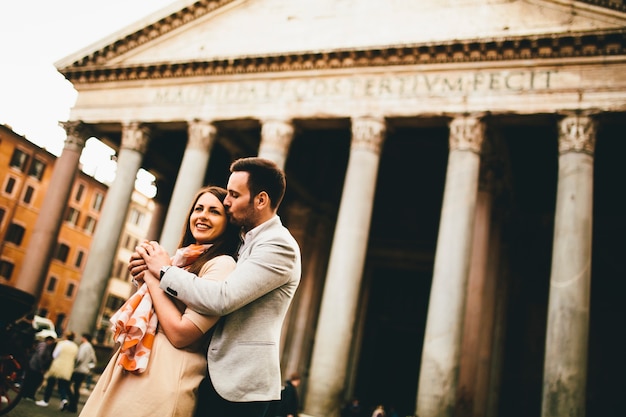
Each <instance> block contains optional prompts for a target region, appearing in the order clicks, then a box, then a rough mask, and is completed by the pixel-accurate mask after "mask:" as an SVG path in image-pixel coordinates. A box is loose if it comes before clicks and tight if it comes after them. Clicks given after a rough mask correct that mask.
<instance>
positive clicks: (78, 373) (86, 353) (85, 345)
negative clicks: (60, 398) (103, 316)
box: [67, 333, 97, 413]
mask: <svg viewBox="0 0 626 417" xmlns="http://www.w3.org/2000/svg"><path fill="white" fill-rule="evenodd" d="M90 339H91V336H90V335H89V334H88V333H83V334H82V336H81V338H80V345H79V346H78V354H77V355H76V362H75V364H74V372H73V373H72V379H71V381H70V382H71V387H70V402H69V404H68V406H67V411H70V412H72V413H75V412H77V411H78V400H79V399H80V387H81V386H82V385H83V381H85V378H87V375H88V374H89V372H91V369H92V368H93V367H94V366H95V365H96V361H97V359H96V351H95V350H94V348H93V346H92V344H91V342H90Z"/></svg>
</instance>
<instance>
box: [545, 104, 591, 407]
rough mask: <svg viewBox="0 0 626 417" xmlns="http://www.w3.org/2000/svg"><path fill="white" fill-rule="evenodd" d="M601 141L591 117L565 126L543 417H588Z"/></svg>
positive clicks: (575, 118) (561, 139) (568, 118)
mask: <svg viewBox="0 0 626 417" xmlns="http://www.w3.org/2000/svg"><path fill="white" fill-rule="evenodd" d="M595 140H596V130H595V123H594V121H593V120H592V119H591V118H590V117H588V116H582V115H572V116H566V117H565V118H564V119H563V120H562V121H561V122H560V124H559V176H558V185H557V195H556V213H555V218H554V242H553V247H552V271H551V274H550V297H549V303H548V323H547V330H546V352H545V361H544V373H543V402H542V410H541V415H542V417H561V416H572V417H584V415H585V392H586V381H587V351H588V338H589V296H590V286H591V241H592V219H593V154H594V151H595Z"/></svg>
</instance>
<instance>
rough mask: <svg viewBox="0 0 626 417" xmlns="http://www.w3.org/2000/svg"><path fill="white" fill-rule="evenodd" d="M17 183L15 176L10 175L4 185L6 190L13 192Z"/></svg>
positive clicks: (8, 192)
mask: <svg viewBox="0 0 626 417" xmlns="http://www.w3.org/2000/svg"><path fill="white" fill-rule="evenodd" d="M16 183H17V181H15V178H13V177H9V178H8V179H7V184H6V185H5V186H4V192H5V193H7V194H13V190H15V184H16Z"/></svg>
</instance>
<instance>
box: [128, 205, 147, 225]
mask: <svg viewBox="0 0 626 417" xmlns="http://www.w3.org/2000/svg"><path fill="white" fill-rule="evenodd" d="M144 218H145V214H144V213H143V212H141V211H139V210H137V209H135V208H134V209H132V210H131V211H130V219H129V221H130V223H131V224H134V225H135V226H141V224H142V223H143V219H144Z"/></svg>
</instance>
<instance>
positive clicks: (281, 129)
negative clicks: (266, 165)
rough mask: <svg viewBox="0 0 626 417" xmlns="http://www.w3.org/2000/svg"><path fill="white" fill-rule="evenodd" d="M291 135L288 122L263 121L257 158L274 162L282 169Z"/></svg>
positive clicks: (291, 130) (290, 125) (291, 127)
mask: <svg viewBox="0 0 626 417" xmlns="http://www.w3.org/2000/svg"><path fill="white" fill-rule="evenodd" d="M293 135H294V128H293V124H291V122H290V121H284V120H266V121H264V122H263V126H262V127H261V144H260V146H259V156H260V157H262V158H267V159H269V160H272V161H274V162H275V163H276V164H277V165H278V166H279V167H281V168H283V169H284V168H285V160H286V159H287V153H288V151H289V146H290V145H291V141H292V140H293Z"/></svg>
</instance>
